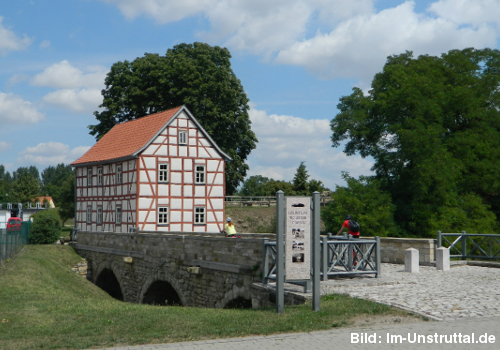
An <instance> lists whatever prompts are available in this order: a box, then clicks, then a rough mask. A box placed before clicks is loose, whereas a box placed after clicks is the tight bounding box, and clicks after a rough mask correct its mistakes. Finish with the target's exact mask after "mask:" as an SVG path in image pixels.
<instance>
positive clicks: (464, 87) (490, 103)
mask: <svg viewBox="0 0 500 350" xmlns="http://www.w3.org/2000/svg"><path fill="white" fill-rule="evenodd" d="M499 83H500V51H498V50H491V49H484V50H475V49H472V48H470V49H465V50H452V51H450V52H448V53H446V54H443V55H442V56H441V57H433V56H427V55H423V56H419V57H418V58H414V57H413V55H412V53H411V52H406V53H404V54H401V55H396V56H391V57H389V58H388V60H387V62H386V64H385V66H384V68H383V70H382V72H380V73H378V74H376V75H375V77H374V79H373V82H372V89H371V90H370V91H369V92H368V94H367V95H364V94H363V92H362V91H361V90H360V89H359V88H354V89H353V93H352V94H351V95H349V96H344V97H342V98H341V99H340V103H339V105H338V109H339V110H340V113H338V114H337V116H336V117H335V118H334V119H333V120H332V121H331V128H332V131H333V135H332V141H333V145H334V146H335V147H338V146H340V144H341V143H343V142H345V141H346V144H345V150H344V152H345V153H346V154H348V155H353V154H355V153H358V152H359V154H360V155H361V156H363V157H368V156H371V157H373V159H374V161H375V164H374V167H373V170H375V172H376V176H377V178H379V179H380V180H381V185H382V188H383V189H385V190H387V191H389V192H390V193H391V195H392V200H393V202H394V204H395V205H396V211H395V220H396V222H397V223H398V224H399V226H400V227H401V228H403V229H404V230H405V231H406V232H407V233H409V234H411V235H416V236H419V235H420V236H422V235H430V234H435V230H438V229H440V230H442V231H447V230H457V229H458V230H462V229H463V228H462V227H463V226H461V224H462V223H463V221H464V220H465V221H466V222H475V223H477V224H482V225H481V227H477V226H476V227H475V229H474V230H473V231H475V232H479V230H492V229H493V226H494V225H495V223H494V222H495V218H494V216H493V215H492V213H491V211H490V208H491V209H492V210H493V212H494V213H495V214H496V215H499V214H500V176H499V175H498V174H499V173H500V112H499V107H500V93H499V90H498V87H499ZM472 207H473V208H475V209H474V210H472ZM451 232H454V231H451ZM490 232H491V231H490Z"/></svg>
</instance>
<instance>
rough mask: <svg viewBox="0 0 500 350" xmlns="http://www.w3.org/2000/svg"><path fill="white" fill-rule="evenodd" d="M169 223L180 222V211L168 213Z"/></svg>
mask: <svg viewBox="0 0 500 350" xmlns="http://www.w3.org/2000/svg"><path fill="white" fill-rule="evenodd" d="M170 222H182V219H181V212H180V211H174V210H171V211H170Z"/></svg>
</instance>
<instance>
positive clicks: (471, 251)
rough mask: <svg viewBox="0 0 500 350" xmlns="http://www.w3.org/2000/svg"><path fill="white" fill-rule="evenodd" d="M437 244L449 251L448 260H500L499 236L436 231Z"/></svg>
mask: <svg viewBox="0 0 500 350" xmlns="http://www.w3.org/2000/svg"><path fill="white" fill-rule="evenodd" d="M437 244H438V248H439V247H445V248H448V249H449V250H450V258H461V259H462V260H466V259H468V258H470V259H488V260H489V259H500V235H497V234H481V233H466V232H465V231H462V232H460V233H442V232H441V231H438V234H437Z"/></svg>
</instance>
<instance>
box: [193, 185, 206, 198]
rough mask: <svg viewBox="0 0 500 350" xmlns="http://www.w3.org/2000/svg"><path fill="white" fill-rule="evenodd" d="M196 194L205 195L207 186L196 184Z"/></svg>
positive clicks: (197, 195) (196, 195) (198, 195)
mask: <svg viewBox="0 0 500 350" xmlns="http://www.w3.org/2000/svg"><path fill="white" fill-rule="evenodd" d="M194 195H195V197H205V186H195V187H194Z"/></svg>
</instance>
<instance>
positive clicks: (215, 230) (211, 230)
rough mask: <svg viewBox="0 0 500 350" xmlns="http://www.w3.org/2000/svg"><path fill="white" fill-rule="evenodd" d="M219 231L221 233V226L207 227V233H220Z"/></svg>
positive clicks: (211, 225) (212, 225) (209, 225)
mask: <svg viewBox="0 0 500 350" xmlns="http://www.w3.org/2000/svg"><path fill="white" fill-rule="evenodd" d="M219 231H220V229H219V226H217V225H216V224H208V225H207V232H219Z"/></svg>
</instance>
